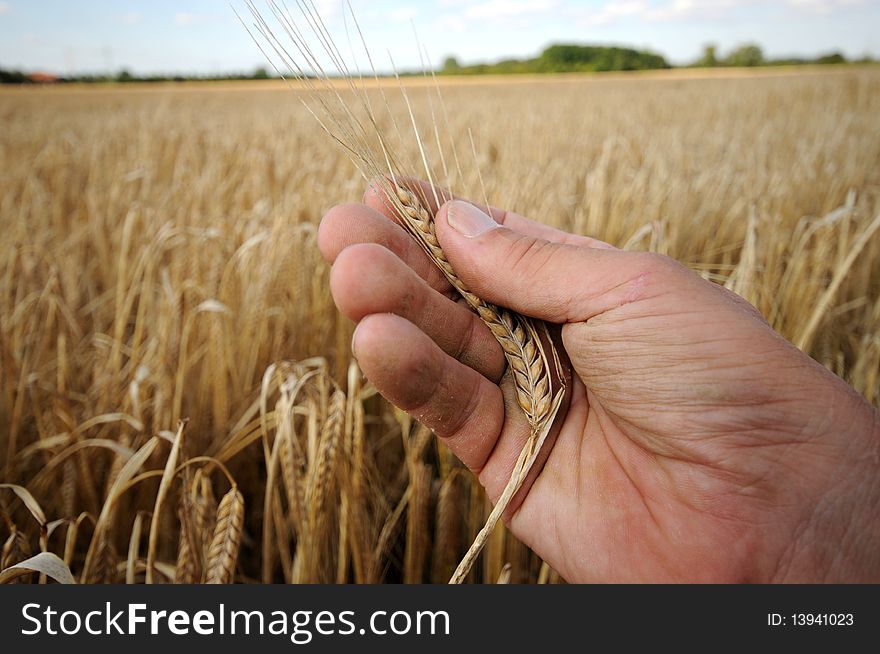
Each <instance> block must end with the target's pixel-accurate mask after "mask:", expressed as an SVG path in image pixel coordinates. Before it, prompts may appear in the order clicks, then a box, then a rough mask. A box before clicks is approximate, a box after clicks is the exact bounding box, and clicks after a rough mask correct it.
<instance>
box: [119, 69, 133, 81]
mask: <svg viewBox="0 0 880 654" xmlns="http://www.w3.org/2000/svg"><path fill="white" fill-rule="evenodd" d="M116 81H117V82H132V81H134V75H132V74H131V73H130V72H128V71H127V70H125V69H124V68H123V69H122V70H120V71H119V74H118V75H117V76H116Z"/></svg>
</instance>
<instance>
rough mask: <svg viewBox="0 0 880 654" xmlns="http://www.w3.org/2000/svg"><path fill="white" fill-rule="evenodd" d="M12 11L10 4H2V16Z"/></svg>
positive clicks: (0, 3) (0, 6) (0, 5)
mask: <svg viewBox="0 0 880 654" xmlns="http://www.w3.org/2000/svg"><path fill="white" fill-rule="evenodd" d="M11 11H12V5H10V4H9V3H8V2H0V15H3V14H8V13H10V12H11Z"/></svg>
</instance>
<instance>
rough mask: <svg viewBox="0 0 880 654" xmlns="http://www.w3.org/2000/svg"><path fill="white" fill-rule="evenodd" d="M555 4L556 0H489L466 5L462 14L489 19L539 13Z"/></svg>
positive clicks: (467, 16)
mask: <svg viewBox="0 0 880 654" xmlns="http://www.w3.org/2000/svg"><path fill="white" fill-rule="evenodd" d="M557 4H558V2H557V0H489V1H488V2H483V3H480V4H476V5H471V6H470V7H467V8H466V9H465V10H464V12H463V14H464V16H465V17H466V18H479V19H490V20H491V19H495V18H509V17H511V16H522V15H523V14H540V13H544V12H546V11H549V10H550V9H552V8H553V7H555V6H556V5H557Z"/></svg>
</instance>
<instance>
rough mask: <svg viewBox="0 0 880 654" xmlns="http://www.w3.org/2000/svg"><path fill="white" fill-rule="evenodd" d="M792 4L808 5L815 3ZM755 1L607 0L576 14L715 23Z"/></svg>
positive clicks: (588, 18) (607, 19)
mask: <svg viewBox="0 0 880 654" xmlns="http://www.w3.org/2000/svg"><path fill="white" fill-rule="evenodd" d="M793 1H795V2H797V1H806V2H812V1H816V0H793ZM820 1H821V0H820ZM832 1H835V0H832ZM836 1H846V0H836ZM850 1H852V0H850ZM757 2H758V0H671V2H662V3H657V2H648V1H647V0H611V1H610V2H608V3H606V4H605V5H604V6H603V7H602V8H601V9H599V11H587V10H580V11H578V12H576V13H577V15H578V16H579V18H580V21H581V22H582V23H584V24H586V25H607V24H609V23H614V22H617V21H619V20H621V19H627V18H634V19H636V20H640V21H642V22H647V23H661V22H668V21H674V20H686V19H694V18H697V19H716V20H717V19H722V18H724V17H725V16H726V15H728V14H729V13H730V11H731V10H733V9H736V8H738V7H744V6H747V5H752V4H756V3H757Z"/></svg>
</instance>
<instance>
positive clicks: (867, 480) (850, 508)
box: [771, 378, 880, 583]
mask: <svg viewBox="0 0 880 654" xmlns="http://www.w3.org/2000/svg"><path fill="white" fill-rule="evenodd" d="M835 382H836V383H835V384H834V386H835V387H836V388H834V392H835V393H837V396H836V401H834V402H832V407H831V410H830V412H829V413H830V415H831V416H833V419H832V420H828V421H826V426H825V429H824V431H823V432H822V433H820V434H817V435H814V436H813V437H811V439H810V441H811V443H812V444H813V445H814V446H815V447H816V448H818V449H819V450H820V451H823V452H824V454H823V456H822V457H821V460H822V461H823V464H822V465H821V466H817V468H816V469H810V468H807V469H804V470H802V471H801V473H802V475H803V476H804V478H807V477H806V476H807V475H812V476H813V478H814V479H815V480H816V482H817V483H816V484H815V485H814V486H813V487H812V488H811V489H810V492H808V493H806V494H805V497H804V500H805V502H804V504H803V506H802V507H800V510H799V517H798V519H797V520H796V521H795V522H794V524H793V529H792V531H791V537H790V539H789V542H788V543H787V544H786V545H785V546H784V547H783V553H782V555H781V556H780V557H779V560H778V563H777V565H776V570H775V574H773V575H772V578H771V579H772V581H775V582H791V583H858V582H878V581H880V411H878V410H877V409H875V408H874V407H872V406H871V405H870V404H868V402H867V401H865V400H864V399H863V398H862V397H861V396H859V395H857V394H856V393H855V392H854V391H853V390H852V389H850V388H849V387H847V386H845V385H844V384H843V383H842V382H841V381H840V380H839V379H837V378H835ZM820 406H821V405H820ZM825 408H827V406H826V407H823V409H825Z"/></svg>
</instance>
